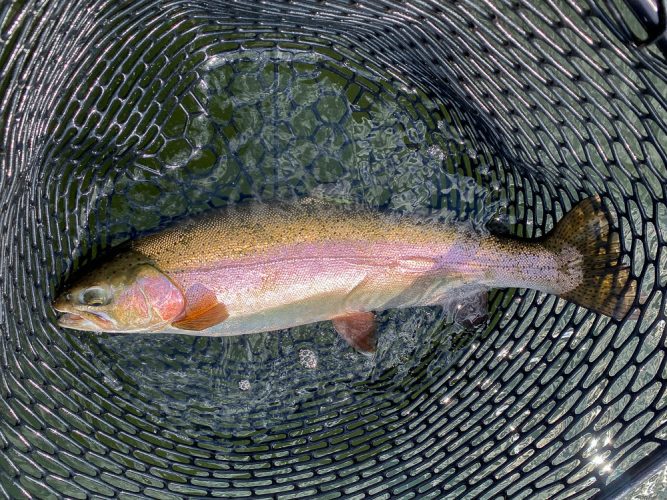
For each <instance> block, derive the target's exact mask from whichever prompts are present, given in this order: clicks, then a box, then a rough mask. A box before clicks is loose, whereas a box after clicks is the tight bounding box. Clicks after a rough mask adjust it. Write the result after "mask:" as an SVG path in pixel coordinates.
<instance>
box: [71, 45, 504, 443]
mask: <svg viewBox="0 0 667 500" xmlns="http://www.w3.org/2000/svg"><path fill="white" fill-rule="evenodd" d="M163 136H164V140H162V141H160V146H159V148H155V151H152V152H150V153H149V154H144V155H142V156H141V157H139V158H137V160H136V163H135V164H134V166H133V167H132V168H129V169H126V170H125V171H123V172H122V173H121V174H120V175H119V176H118V177H117V178H115V179H113V181H110V182H107V183H106V184H104V187H103V188H102V189H101V190H99V191H100V195H101V196H102V195H109V196H110V205H109V211H108V214H107V217H108V224H107V227H108V228H109V229H108V231H107V232H103V233H102V239H103V241H104V239H105V238H106V242H107V244H111V245H115V244H117V243H119V242H121V241H123V240H126V239H127V238H129V237H133V236H136V235H138V234H140V233H142V232H144V231H147V230H154V229H155V228H159V227H163V226H166V225H168V224H169V223H170V222H171V221H173V220H174V219H175V218H178V217H181V216H184V215H190V214H195V213H199V212H202V211H205V210H208V209H210V208H212V207H220V206H226V205H229V204H234V203H239V202H244V201H247V200H248V199H252V200H258V201H264V202H270V201H271V200H278V199H279V200H289V199H295V198H302V197H304V196H314V197H320V198H325V199H328V200H331V201H335V202H337V203H354V204H357V205H361V206H365V207H368V208H371V209H374V210H390V211H393V212H398V213H411V214H418V215H420V216H422V217H424V218H425V219H426V218H428V219H437V220H440V221H443V222H450V223H457V224H464V225H467V226H470V227H472V228H473V229H474V230H479V231H483V230H484V227H485V225H486V224H487V223H488V222H489V221H490V220H492V219H493V220H494V221H495V222H498V221H500V222H502V223H506V222H507V220H506V214H505V209H506V204H503V203H501V202H500V196H499V190H498V189H493V186H496V187H498V186H499V185H500V179H498V178H497V176H496V173H495V169H494V168H492V167H491V165H492V162H491V161H490V159H489V157H488V156H487V154H486V152H485V150H484V149H483V148H482V146H480V143H478V142H477V141H476V140H475V138H474V137H471V136H470V135H469V133H466V132H464V127H463V126H462V125H461V123H460V121H458V119H457V118H456V117H454V116H453V115H451V114H450V113H449V111H448V110H447V109H446V108H445V106H444V105H443V104H442V103H439V102H436V101H433V100H431V99H429V98H428V97H427V96H425V95H423V94H420V93H418V92H415V91H410V90H408V89H405V88H401V86H399V85H398V84H393V83H390V82H387V81H382V80H379V79H377V78H375V79H373V78H372V75H368V74H359V73H356V74H353V73H351V72H350V70H349V69H348V68H346V67H339V66H336V64H334V63H333V62H332V61H330V60H328V59H327V58H325V57H323V56H317V55H313V54H307V53H300V52H286V51H277V50H266V51H258V52H250V53H248V52H244V53H243V54H242V55H238V56H233V55H232V56H225V57H222V58H215V59H212V60H210V61H209V62H208V64H207V65H206V70H205V71H202V72H201V73H200V78H199V80H198V81H197V82H195V83H194V84H193V85H192V87H191V90H190V92H189V93H188V94H187V95H185V96H184V97H183V98H182V99H181V101H180V102H179V104H178V105H177V106H176V107H175V109H174V111H173V112H172V113H171V115H170V116H169V117H168V118H167V121H166V123H165V124H164V126H163ZM91 206H92V208H94V206H95V202H92V203H91ZM444 319H445V318H444V317H443V313H442V312H441V310H440V309H439V308H418V309H411V310H400V311H386V312H383V313H381V314H380V315H379V332H380V336H379V344H378V351H377V353H376V355H375V356H372V357H370V356H367V355H364V354H360V353H357V352H355V351H354V350H352V349H351V348H350V347H349V346H347V345H346V344H345V342H344V341H343V340H341V339H339V338H338V337H337V335H336V333H335V332H334V330H333V327H332V325H331V324H330V323H317V324H313V325H307V326H302V327H298V328H293V329H290V330H288V331H281V332H272V333H266V334H255V335H249V336H242V337H233V338H197V337H187V336H178V335H165V334H154V335H113V336H112V335H91V334H81V335H82V338H84V337H85V342H86V343H87V344H88V345H89V346H90V349H91V350H92V351H94V352H95V359H96V364H98V367H99V368H100V369H101V370H103V372H104V373H105V375H106V376H107V377H108V378H109V379H112V380H117V381H118V383H119V384H124V385H125V390H127V391H130V392H132V393H136V394H140V395H141V396H142V399H143V400H144V401H147V402H148V404H150V405H153V406H155V407H157V409H158V412H157V413H158V414H159V415H160V417H159V420H160V423H161V424H163V425H165V426H168V427H171V428H177V429H179V428H184V429H185V428H186V429H188V431H190V430H191V429H192V428H197V429H198V432H199V433H200V434H199V435H206V434H208V433H217V432H223V431H225V430H229V429H234V430H235V432H236V431H242V430H247V431H256V430H261V429H263V428H267V427H269V426H271V425H272V424H275V423H276V422H280V421H283V420H284V418H285V416H286V415H289V414H290V413H291V412H293V411H295V410H296V408H297V407H299V405H303V404H307V402H308V401H309V400H310V399H311V396H312V394H314V393H315V392H317V394H318V401H320V404H321V406H320V409H319V410H318V411H322V412H324V411H326V407H327V406H328V405H334V406H335V405H336V404H339V403H341V402H344V401H348V402H349V401H350V398H354V397H355V394H363V393H365V392H369V391H374V392H378V391H381V392H383V393H384V394H385V396H386V397H395V398H400V397H401V394H402V393H403V391H402V389H401V386H402V385H404V384H405V383H406V377H410V376H411V375H410V374H411V373H414V372H415V371H420V370H424V369H426V373H427V374H429V376H433V377H437V376H438V373H441V371H442V370H444V369H446V367H447V366H448V364H449V362H450V361H451V359H453V357H454V356H455V355H456V353H457V351H458V350H459V349H460V348H461V347H463V346H465V345H467V343H468V342H469V340H470V338H472V337H473V336H474V332H471V331H465V330H464V329H462V327H460V326H459V325H456V324H454V325H451V324H449V325H448V324H447V322H445V321H444ZM323 401H325V402H326V404H322V403H321V402H323Z"/></svg>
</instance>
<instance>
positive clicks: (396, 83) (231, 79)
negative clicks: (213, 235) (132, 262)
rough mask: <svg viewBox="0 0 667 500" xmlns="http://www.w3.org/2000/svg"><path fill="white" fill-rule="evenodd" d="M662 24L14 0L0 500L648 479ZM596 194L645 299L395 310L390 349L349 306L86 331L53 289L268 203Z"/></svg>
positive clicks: (570, 492)
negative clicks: (220, 211) (209, 221)
mask: <svg viewBox="0 0 667 500" xmlns="http://www.w3.org/2000/svg"><path fill="white" fill-rule="evenodd" d="M637 3H641V2H633V4H637ZM654 17H655V16H654ZM625 23H627V25H626V24H625ZM639 26H640V23H639V22H638V21H637V20H636V19H635V18H634V17H633V15H632V12H631V10H629V9H627V8H626V7H624V4H623V3H622V2H615V1H609V2H597V3H596V2H592V1H591V2H558V3H555V4H554V3H547V2H544V3H543V2H537V3H535V2H528V1H513V2H504V1H503V2H501V1H494V2H491V1H489V2H484V1H481V0H480V1H474V2H463V1H454V2H436V1H428V0H421V1H419V0H415V1H412V2H401V1H390V0H378V1H367V2H363V1H343V0H326V1H314V0H313V1H307V0H294V1H289V2H252V1H250V0H246V1H237V2H227V1H217V2H216V1H208V2H205V1H201V2H198V1H188V2H183V1H162V2H158V1H133V2H104V1H99V2H78V1H71V2H65V1H62V2H57V1H20V2H5V3H3V4H2V5H0V99H1V104H0V120H1V122H0V131H1V132H0V134H1V135H0V153H1V156H0V162H1V163H0V291H1V294H2V299H1V300H0V495H2V496H5V497H9V498H24V497H26V498H27V497H37V498H51V497H67V498H87V497H93V496H122V497H124V498H135V497H146V496H149V497H150V496H152V497H157V498H184V497H196V496H222V497H251V498H273V497H276V496H277V497H279V498H294V497H317V498H339V497H344V498H366V497H372V498H415V497H416V498H448V497H451V498H499V497H504V496H505V497H511V498H589V497H592V496H595V495H598V496H602V497H605V496H615V495H618V494H620V493H622V492H623V491H625V490H626V489H627V488H629V487H631V486H632V485H633V484H635V483H636V482H637V481H640V480H641V479H643V478H644V477H647V475H650V474H651V473H652V472H654V471H655V470H656V468H658V467H660V466H661V465H663V464H664V463H665V462H666V461H667V408H666V407H667V383H666V382H667V361H665V349H666V348H667V337H666V335H665V325H666V319H665V309H666V305H665V295H664V293H665V286H666V282H667V245H666V242H667V205H666V203H665V200H666V199H667V192H666V190H665V184H666V181H667V167H666V166H665V165H666V162H667V150H666V149H665V148H666V147H667V97H666V96H667V64H666V63H665V56H664V54H663V53H661V51H660V46H661V45H660V44H657V45H649V46H647V47H645V48H639V47H637V46H636V45H633V44H632V43H629V42H628V40H630V39H631V38H634V37H637V38H638V39H642V38H646V37H647V36H650V35H651V34H652V33H650V32H649V33H646V32H644V31H643V30H642V29H641V28H640V27H639ZM649 31H650V30H649ZM633 33H634V35H633ZM663 41H664V40H663ZM663 45H664V44H663ZM594 193H599V194H600V195H601V196H602V198H603V200H604V203H605V205H606V206H607V207H608V208H609V210H610V212H611V213H612V214H613V216H614V218H615V220H616V223H617V225H618V227H619V228H620V232H621V240H622V242H623V252H624V258H625V259H626V260H627V261H628V262H631V263H632V274H633V277H634V279H636V280H637V281H638V283H639V288H640V289H641V296H640V297H638V299H637V306H638V308H639V310H640V311H641V312H640V315H639V318H638V319H637V320H627V321H623V322H618V321H614V320H611V319H609V318H606V317H602V316H599V315H597V314H595V313H592V312H590V311H588V310H585V309H583V308H579V307H576V306H574V305H573V304H570V303H568V302H566V301H564V300H560V299H558V298H556V297H553V296H550V295H546V294H541V293H536V292H532V291H526V290H500V291H497V292H495V293H494V294H492V295H491V297H490V304H491V309H490V311H491V314H490V319H489V324H488V326H487V327H485V328H483V329H482V331H477V332H473V333H474V336H473V337H471V336H470V332H468V333H466V332H463V333H462V332H461V331H459V330H457V329H456V327H455V326H452V325H448V324H446V323H443V322H442V318H441V317H440V315H439V312H438V311H436V310H431V309H424V310H419V311H400V312H388V313H386V314H384V315H383V316H382V318H381V339H380V346H379V353H378V356H377V357H376V358H375V359H369V358H366V357H364V356H362V355H358V354H357V353H354V352H353V351H352V350H351V349H349V348H348V347H346V346H345V345H343V343H342V342H341V341H340V340H337V339H336V337H335V335H334V333H333V330H332V329H331V327H330V326H328V325H319V326H309V327H302V328H296V329H292V330H289V331H285V332H278V333H275V334H266V335H253V336H248V337H241V338H229V339H199V338H184V337H177V338H174V337H173V336H145V337H138V336H111V335H93V334H85V333H83V332H81V333H77V332H72V331H65V330H61V329H59V328H57V326H56V324H55V316H54V312H53V311H52V310H51V307H50V302H51V300H52V298H53V296H54V294H55V291H56V290H57V289H58V287H59V286H60V285H61V284H62V282H63V280H65V279H66V278H67V276H69V275H70V274H71V273H72V272H74V271H75V270H76V269H77V268H78V267H80V266H81V265H82V264H83V263H84V262H86V261H88V260H90V259H92V258H95V257H96V256H98V255H100V254H101V253H103V252H104V251H105V250H106V249H108V248H111V247H113V246H114V245H116V244H118V243H120V242H122V241H124V240H126V239H128V238H130V237H133V236H135V235H137V234H140V233H142V232H143V231H146V230H152V229H155V228H159V227H162V226H164V225H166V224H168V223H170V222H171V221H173V220H174V219H177V218H178V217H181V216H186V215H189V214H193V213H199V212H202V211H205V210H207V209H210V208H212V207H219V206H225V205H229V204H232V203H236V202H240V201H244V200H246V199H261V200H266V201H268V200H272V199H285V198H300V197H303V196H311V195H317V196H326V197H329V198H334V199H340V200H353V201H355V202H358V203H362V204H365V205H367V206H369V207H372V208H376V209H387V210H395V211H399V212H415V213H423V214H424V216H428V217H440V218H444V219H452V220H458V221H462V222H466V223H471V224H473V225H476V226H480V225H484V224H491V225H495V226H497V228H499V229H503V228H505V230H508V231H511V232H512V233H515V234H517V235H520V236H539V235H542V234H544V233H545V232H546V231H548V230H549V229H550V228H551V227H552V226H553V224H554V222H555V221H556V220H558V219H559V218H560V217H562V215H563V214H564V213H566V212H567V211H568V210H569V209H570V208H571V207H572V205H573V204H574V203H576V202H577V201H578V200H580V199H582V198H585V197H586V196H589V195H591V194H594ZM470 338H474V340H472V341H470V340H469V339H470Z"/></svg>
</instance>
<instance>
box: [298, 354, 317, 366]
mask: <svg viewBox="0 0 667 500" xmlns="http://www.w3.org/2000/svg"><path fill="white" fill-rule="evenodd" d="M299 363H301V364H302V365H303V366H305V367H306V368H309V369H311V370H313V369H315V368H317V355H316V354H315V353H314V352H313V351H311V350H310V349H301V350H299Z"/></svg>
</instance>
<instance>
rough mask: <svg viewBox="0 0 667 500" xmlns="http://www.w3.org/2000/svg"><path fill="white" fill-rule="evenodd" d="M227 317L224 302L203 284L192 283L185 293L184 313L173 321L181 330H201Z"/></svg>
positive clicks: (227, 313)
mask: <svg viewBox="0 0 667 500" xmlns="http://www.w3.org/2000/svg"><path fill="white" fill-rule="evenodd" d="M228 317H229V312H227V308H226V307H225V305H224V304H221V303H220V302H218V299H217V297H216V296H215V294H214V293H213V292H212V291H211V290H209V289H208V288H206V287H205V286H203V285H193V286H191V287H190V288H188V290H187V292H186V293H185V313H184V315H183V317H181V318H180V319H179V320H178V321H176V322H175V323H172V325H173V326H175V327H176V328H180V329H181V330H193V331H201V330H205V329H207V328H210V327H212V326H215V325H217V324H218V323H222V322H223V321H224V320H226V319H227V318H228Z"/></svg>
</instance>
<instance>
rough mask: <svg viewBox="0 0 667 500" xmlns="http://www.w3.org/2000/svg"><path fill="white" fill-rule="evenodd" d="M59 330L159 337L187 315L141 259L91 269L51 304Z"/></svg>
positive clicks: (174, 292) (119, 259) (165, 280)
mask: <svg viewBox="0 0 667 500" xmlns="http://www.w3.org/2000/svg"><path fill="white" fill-rule="evenodd" d="M53 308H54V309H55V310H56V311H58V312H59V313H61V315H60V317H59V318H58V324H59V325H60V326H62V327H65V328H72V329H75V330H85V331H94V332H114V333H131V332H158V331H160V330H162V329H164V328H165V327H166V326H167V325H168V324H169V323H171V322H172V321H173V320H175V319H176V318H178V317H179V316H180V315H181V314H182V313H183V311H184V309H185V298H184V297H183V293H182V292H181V290H180V289H179V288H178V287H177V286H176V285H175V284H174V283H173V282H172V281H171V279H169V277H168V276H167V275H166V274H164V273H162V272H161V271H160V270H159V269H157V268H156V267H154V266H153V265H151V263H150V262H148V261H147V260H146V259H145V258H143V257H141V256H140V255H138V254H134V253H126V254H121V255H118V256H116V257H115V258H113V259H111V260H109V261H107V262H106V263H104V264H101V265H98V266H95V267H92V268H90V269H89V270H88V271H87V272H85V273H84V274H82V275H81V276H80V278H78V279H77V280H75V281H73V283H72V284H71V285H70V286H69V287H67V288H66V289H65V290H64V291H63V292H62V293H61V294H60V295H59V296H58V298H57V299H56V300H55V301H54V302H53Z"/></svg>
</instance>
